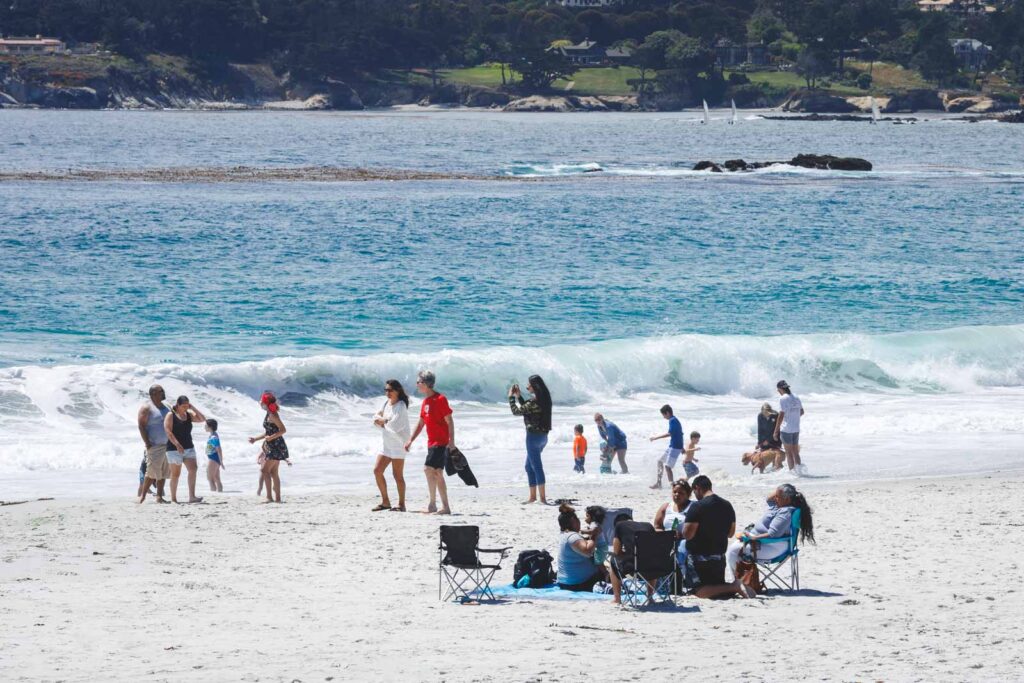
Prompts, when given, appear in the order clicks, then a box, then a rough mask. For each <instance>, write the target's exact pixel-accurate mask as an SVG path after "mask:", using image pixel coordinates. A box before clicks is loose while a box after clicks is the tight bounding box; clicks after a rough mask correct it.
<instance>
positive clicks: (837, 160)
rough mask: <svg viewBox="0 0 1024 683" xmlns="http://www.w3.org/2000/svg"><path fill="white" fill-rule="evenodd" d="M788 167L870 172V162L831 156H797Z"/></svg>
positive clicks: (790, 161)
mask: <svg viewBox="0 0 1024 683" xmlns="http://www.w3.org/2000/svg"><path fill="white" fill-rule="evenodd" d="M789 165H790V166H799V167H801V168H816V169H820V170H829V171H870V170H871V168H872V166H871V162H870V161H867V160H866V159H858V158H856V157H836V156H832V155H831V154H797V155H796V156H795V157H793V158H792V159H790V160H789Z"/></svg>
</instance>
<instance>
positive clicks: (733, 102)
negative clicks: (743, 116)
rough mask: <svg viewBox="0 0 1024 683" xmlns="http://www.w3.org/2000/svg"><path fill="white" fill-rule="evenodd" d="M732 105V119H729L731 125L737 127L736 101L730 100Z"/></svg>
mask: <svg viewBox="0 0 1024 683" xmlns="http://www.w3.org/2000/svg"><path fill="white" fill-rule="evenodd" d="M730 102H731V103H732V118H731V119H729V125H730V126H733V125H736V100H730Z"/></svg>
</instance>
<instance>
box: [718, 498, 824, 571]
mask: <svg viewBox="0 0 1024 683" xmlns="http://www.w3.org/2000/svg"><path fill="white" fill-rule="evenodd" d="M797 509H799V510H800V540H801V541H810V542H811V543H814V521H813V520H812V519H811V506H810V505H808V504H807V501H806V500H805V499H804V494H802V493H800V492H799V491H797V490H796V487H795V486H793V485H792V484H783V485H782V486H780V487H779V488H777V489H775V491H773V492H772V494H771V495H770V496H768V510H767V511H766V512H765V514H764V516H763V517H762V518H761V520H760V521H759V522H757V523H756V524H751V525H750V526H748V527H747V528H746V529H745V530H744V531H743V532H742V533H740V534H738V535H737V536H736V538H735V539H734V540H733V541H732V543H731V544H730V545H729V549H728V550H727V551H726V553H725V559H726V562H727V563H728V565H729V574H730V575H732V576H735V574H736V563H737V562H739V559H740V554H741V552H742V551H743V548H744V546H745V545H746V544H747V543H748V542H750V541H753V542H754V543H756V542H757V541H759V540H762V539H765V538H787V537H788V536H789V534H790V533H791V529H792V520H793V512H794V511H795V510H797ZM787 550H788V546H787V545H786V544H785V543H766V544H759V545H758V547H757V559H759V560H773V559H775V558H776V557H778V556H779V555H783V554H785V553H786V552H787ZM747 559H750V558H749V555H748V556H747Z"/></svg>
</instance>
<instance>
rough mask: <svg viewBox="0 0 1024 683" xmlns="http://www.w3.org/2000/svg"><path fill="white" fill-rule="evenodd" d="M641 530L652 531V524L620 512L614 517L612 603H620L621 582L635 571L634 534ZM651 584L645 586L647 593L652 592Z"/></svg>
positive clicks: (610, 562)
mask: <svg viewBox="0 0 1024 683" xmlns="http://www.w3.org/2000/svg"><path fill="white" fill-rule="evenodd" d="M641 531H654V526H652V525H651V524H650V523H648V522H634V521H633V519H632V518H631V517H630V516H629V515H627V514H625V513H620V514H619V516H618V517H616V518H615V536H614V537H613V538H612V552H611V559H610V561H609V564H611V568H612V571H611V577H610V578H611V581H612V604H613V605H621V604H622V582H623V580H624V579H625V578H626V577H627V576H629V575H631V574H634V573H636V563H635V558H634V555H635V547H636V535H637V533H638V532H641ZM653 590H654V589H653V586H648V587H647V592H648V595H650V594H651V593H652V592H653Z"/></svg>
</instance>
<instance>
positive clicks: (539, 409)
mask: <svg viewBox="0 0 1024 683" xmlns="http://www.w3.org/2000/svg"><path fill="white" fill-rule="evenodd" d="M526 391H527V393H530V394H533V397H532V398H530V399H529V400H524V399H523V394H522V392H521V391H520V390H519V385H518V384H513V385H512V387H511V388H510V389H509V390H508V405H509V408H511V409H512V414H513V415H522V417H523V422H524V423H525V425H526V479H527V483H528V484H529V485H530V497H529V498H528V499H527V500H526V501H525V502H526V503H535V502H537V492H538V490H539V491H540V502H542V503H547V502H548V499H547V496H546V495H545V493H544V483H545V481H546V480H545V478H544V462H543V461H542V460H541V454H542V453H543V452H544V447H545V446H547V445H548V432H550V431H551V392H549V391H548V387H547V385H546V384H545V383H544V380H543V379H542V378H541V376H540V375H531V376H530V379H529V381H528V382H527V384H526Z"/></svg>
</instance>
